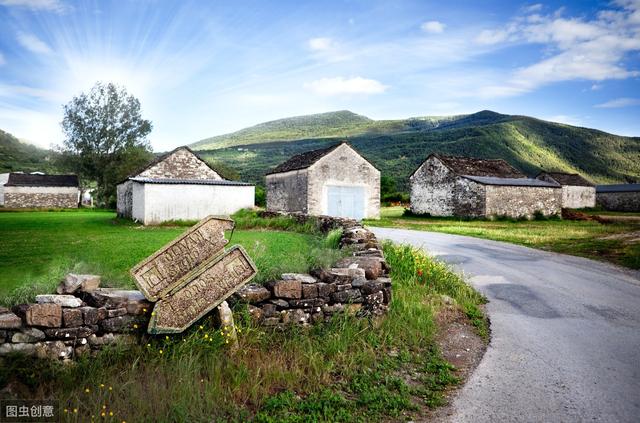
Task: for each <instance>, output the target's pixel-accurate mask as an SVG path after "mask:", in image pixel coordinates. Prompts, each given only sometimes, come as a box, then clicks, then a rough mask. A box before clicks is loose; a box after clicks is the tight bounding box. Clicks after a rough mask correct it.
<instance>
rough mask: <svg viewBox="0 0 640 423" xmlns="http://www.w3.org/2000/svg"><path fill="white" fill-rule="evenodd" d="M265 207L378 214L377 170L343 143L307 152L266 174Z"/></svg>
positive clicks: (332, 213)
mask: <svg viewBox="0 0 640 423" xmlns="http://www.w3.org/2000/svg"><path fill="white" fill-rule="evenodd" d="M266 186H267V210H270V211H285V212H301V213H306V214H309V215H314V216H319V215H327V216H337V217H349V218H352V219H358V220H360V219H363V218H374V219H377V218H379V217H380V171H379V170H378V169H376V168H375V167H374V166H373V165H372V164H371V163H369V162H368V161H367V160H366V159H365V158H364V157H362V156H361V155H360V154H358V152H356V151H355V150H354V149H353V148H352V147H351V146H350V145H348V144H347V143H346V142H343V143H340V144H336V145H333V146H331V147H328V148H324V149H320V150H313V151H308V152H306V153H303V154H299V155H297V156H293V157H292V158H291V159H289V160H287V161H286V162H284V163H282V164H280V165H279V166H277V167H276V168H275V169H273V170H272V171H271V172H269V173H268V174H267V175H266Z"/></svg>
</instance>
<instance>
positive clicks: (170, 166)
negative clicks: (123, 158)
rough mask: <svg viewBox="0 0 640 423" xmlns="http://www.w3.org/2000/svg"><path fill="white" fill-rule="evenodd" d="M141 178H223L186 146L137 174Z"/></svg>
mask: <svg viewBox="0 0 640 423" xmlns="http://www.w3.org/2000/svg"><path fill="white" fill-rule="evenodd" d="M137 176H138V177H141V178H160V179H162V178H169V179H222V177H221V176H220V175H218V174H217V173H216V172H215V171H214V170H212V169H211V168H210V167H209V166H207V164H206V163H204V162H203V161H202V160H200V159H199V158H198V157H197V156H195V155H194V154H193V153H192V152H190V151H189V150H187V149H186V148H179V149H177V150H176V151H174V152H173V153H172V154H170V155H169V156H168V157H166V158H165V159H164V160H162V161H161V162H158V163H156V164H155V165H153V166H151V167H150V168H148V169H145V170H144V171H143V172H142V173H140V174H139V175H137Z"/></svg>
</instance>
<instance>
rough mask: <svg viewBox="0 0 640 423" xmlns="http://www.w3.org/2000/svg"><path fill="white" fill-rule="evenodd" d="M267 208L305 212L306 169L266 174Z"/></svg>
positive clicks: (270, 209)
mask: <svg viewBox="0 0 640 423" xmlns="http://www.w3.org/2000/svg"><path fill="white" fill-rule="evenodd" d="M266 184H267V210H269V211H284V212H302V213H307V169H301V170H293V171H291V172H284V173H275V174H273V175H267V177H266Z"/></svg>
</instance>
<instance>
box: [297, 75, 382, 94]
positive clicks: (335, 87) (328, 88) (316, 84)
mask: <svg viewBox="0 0 640 423" xmlns="http://www.w3.org/2000/svg"><path fill="white" fill-rule="evenodd" d="M305 87H306V88H308V89H310V90H311V91H313V92H314V93H315V94H318V95H323V96H332V95H344V94H381V93H383V92H385V91H386V89H387V88H388V87H387V86H386V85H383V84H382V83H380V82H379V81H376V80H375V79H367V78H362V77H360V76H356V77H353V78H343V77H341V76H338V77H335V78H321V79H318V80H315V81H312V82H309V83H307V84H305Z"/></svg>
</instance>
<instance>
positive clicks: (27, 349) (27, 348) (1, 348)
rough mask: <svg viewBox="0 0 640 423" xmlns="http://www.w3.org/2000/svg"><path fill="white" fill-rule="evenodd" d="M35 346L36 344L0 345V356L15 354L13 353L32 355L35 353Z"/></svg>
mask: <svg viewBox="0 0 640 423" xmlns="http://www.w3.org/2000/svg"><path fill="white" fill-rule="evenodd" d="M37 345H38V344H31V343H22V344H13V343H5V344H0V355H8V354H15V353H18V354H24V355H33V354H35V352H36V346H37Z"/></svg>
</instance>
